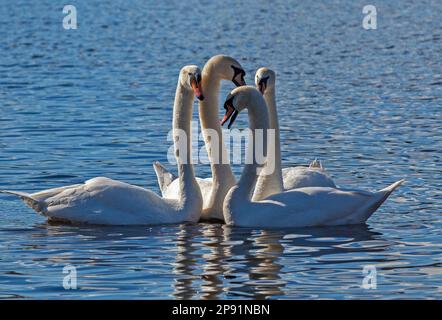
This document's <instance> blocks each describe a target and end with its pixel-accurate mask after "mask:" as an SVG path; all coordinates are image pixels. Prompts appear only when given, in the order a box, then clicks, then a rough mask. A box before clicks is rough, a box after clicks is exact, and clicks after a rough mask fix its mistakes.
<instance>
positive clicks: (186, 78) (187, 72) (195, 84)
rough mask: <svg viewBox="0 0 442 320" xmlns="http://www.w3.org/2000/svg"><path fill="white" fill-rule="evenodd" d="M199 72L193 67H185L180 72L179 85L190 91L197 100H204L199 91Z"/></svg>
mask: <svg viewBox="0 0 442 320" xmlns="http://www.w3.org/2000/svg"><path fill="white" fill-rule="evenodd" d="M201 79H202V78H201V70H200V68H198V67H197V66H195V65H189V66H185V67H183V68H182V69H181V71H180V84H181V85H182V86H183V87H184V88H186V89H188V90H192V91H193V93H194V94H195V96H196V97H197V98H198V100H204V95H203V93H202V90H201Z"/></svg>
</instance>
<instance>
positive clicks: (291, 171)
mask: <svg viewBox="0 0 442 320" xmlns="http://www.w3.org/2000/svg"><path fill="white" fill-rule="evenodd" d="M282 179H283V183H284V190H291V189H296V188H304V187H330V188H336V185H335V183H334V181H333V179H332V178H330V177H329V176H328V175H327V173H326V172H325V171H324V170H323V169H322V167H321V168H317V167H300V166H298V167H290V168H284V169H282Z"/></svg>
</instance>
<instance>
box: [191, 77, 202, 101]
mask: <svg viewBox="0 0 442 320" xmlns="http://www.w3.org/2000/svg"><path fill="white" fill-rule="evenodd" d="M191 85H192V89H193V93H194V94H195V96H196V97H197V98H198V100H204V95H203V93H202V91H201V83H197V82H196V80H192V82H191Z"/></svg>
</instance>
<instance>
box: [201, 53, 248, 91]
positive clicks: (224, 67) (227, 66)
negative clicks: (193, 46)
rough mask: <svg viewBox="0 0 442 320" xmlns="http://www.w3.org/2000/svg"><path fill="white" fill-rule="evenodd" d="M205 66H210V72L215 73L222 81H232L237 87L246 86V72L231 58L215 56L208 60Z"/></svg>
mask: <svg viewBox="0 0 442 320" xmlns="http://www.w3.org/2000/svg"><path fill="white" fill-rule="evenodd" d="M206 65H210V66H211V72H214V73H216V74H217V75H218V76H219V77H220V78H221V79H222V80H227V81H232V82H233V83H234V84H235V85H236V86H237V87H239V86H245V85H246V81H245V80H244V76H245V75H246V72H245V71H244V68H243V67H242V66H241V64H240V63H239V62H238V61H236V60H235V59H233V58H232V57H229V56H225V55H217V56H214V57H212V58H210V59H209V61H207V64H206Z"/></svg>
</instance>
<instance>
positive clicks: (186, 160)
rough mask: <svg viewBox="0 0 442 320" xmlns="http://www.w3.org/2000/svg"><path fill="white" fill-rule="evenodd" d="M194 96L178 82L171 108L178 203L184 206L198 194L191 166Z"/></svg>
mask: <svg viewBox="0 0 442 320" xmlns="http://www.w3.org/2000/svg"><path fill="white" fill-rule="evenodd" d="M193 100H194V94H193V92H192V91H190V90H186V89H185V88H184V87H183V85H182V84H181V83H180V80H178V85H177V89H176V93H175V102H174V106H173V121H172V129H173V136H174V147H175V159H176V161H177V166H178V175H179V184H180V198H179V199H180V201H181V202H182V204H183V206H186V205H187V204H189V203H190V202H192V199H197V198H198V197H197V194H198V193H199V192H200V190H199V187H198V184H197V182H196V179H195V172H194V169H193V164H192V141H191V133H190V132H191V128H190V126H191V120H192V104H193Z"/></svg>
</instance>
